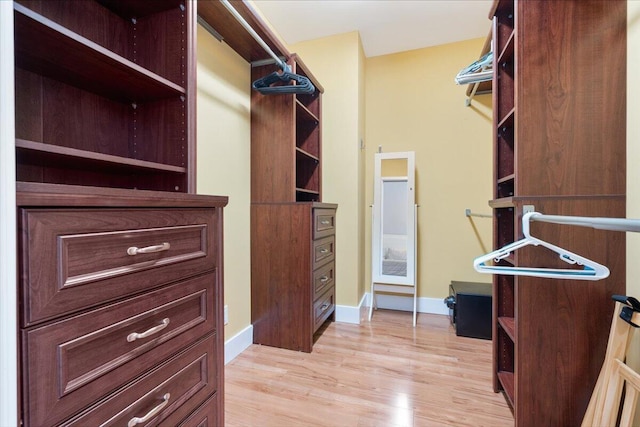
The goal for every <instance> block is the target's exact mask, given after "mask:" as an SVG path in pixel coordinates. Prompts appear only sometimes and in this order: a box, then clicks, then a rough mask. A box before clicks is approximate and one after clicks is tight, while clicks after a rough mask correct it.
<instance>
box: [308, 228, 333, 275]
mask: <svg viewBox="0 0 640 427" xmlns="http://www.w3.org/2000/svg"><path fill="white" fill-rule="evenodd" d="M335 247H336V238H335V236H328V237H323V238H322V239H319V240H314V242H313V269H314V270H315V269H316V268H318V267H319V266H321V265H322V264H324V263H326V262H329V261H331V260H333V259H334V258H335Z"/></svg>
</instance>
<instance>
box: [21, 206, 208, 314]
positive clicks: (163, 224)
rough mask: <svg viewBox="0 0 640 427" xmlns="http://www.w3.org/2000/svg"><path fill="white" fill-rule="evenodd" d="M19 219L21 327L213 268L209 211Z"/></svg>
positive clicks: (31, 213) (28, 213) (44, 213)
mask: <svg viewBox="0 0 640 427" xmlns="http://www.w3.org/2000/svg"><path fill="white" fill-rule="evenodd" d="M21 218H22V229H21V232H22V257H23V260H22V261H23V265H24V266H25V267H24V269H23V271H22V277H21V279H22V284H23V289H24V291H23V303H24V308H25V309H24V315H23V324H24V325H31V324H34V323H36V322H38V321H41V320H45V319H49V318H53V317H55V316H58V315H61V314H64V313H67V312H72V311H75V310H78V309H82V308H87V307H90V306H92V305H95V304H98V303H102V302H106V301H110V300H114V299H116V298H119V297H122V296H126V295H130V294H132V293H135V292H139V291H141V290H144V289H147V288H150V287H153V286H157V285H160V284H163V283H169V282H171V281H174V280H179V279H181V278H182V277H188V276H192V275H195V274H198V273H200V272H204V271H207V270H211V269H213V268H214V267H215V259H216V254H215V253H214V247H215V246H214V243H213V242H214V233H215V224H216V210H215V209H165V210H161V209H104V210H102V209H84V210H37V209H33V210H32V209H23V210H22V211H21ZM163 244H168V245H164V246H162V245H163ZM134 248H138V249H140V248H146V249H147V250H150V251H151V253H137V254H135V255H130V254H129V253H134V252H136V250H135V249H134ZM154 250H158V251H157V252H154ZM143 252H144V249H143Z"/></svg>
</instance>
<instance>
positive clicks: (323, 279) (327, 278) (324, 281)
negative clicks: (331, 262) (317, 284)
mask: <svg viewBox="0 0 640 427" xmlns="http://www.w3.org/2000/svg"><path fill="white" fill-rule="evenodd" d="M320 281H321V282H322V283H326V282H328V281H329V277H328V276H322V277H321V278H320Z"/></svg>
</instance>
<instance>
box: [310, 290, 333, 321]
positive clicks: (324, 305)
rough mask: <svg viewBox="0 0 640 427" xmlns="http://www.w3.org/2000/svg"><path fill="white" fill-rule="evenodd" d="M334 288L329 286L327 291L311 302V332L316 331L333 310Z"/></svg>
mask: <svg viewBox="0 0 640 427" xmlns="http://www.w3.org/2000/svg"><path fill="white" fill-rule="evenodd" d="M335 305H336V303H335V288H334V287H331V288H329V289H328V290H327V292H326V293H325V294H324V295H322V296H321V297H320V298H318V299H317V300H316V301H314V302H313V332H315V331H317V330H318V328H319V327H320V326H322V324H323V323H324V321H325V320H327V318H329V316H331V314H332V313H333V312H334V310H335Z"/></svg>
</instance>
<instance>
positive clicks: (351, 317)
mask: <svg viewBox="0 0 640 427" xmlns="http://www.w3.org/2000/svg"><path fill="white" fill-rule="evenodd" d="M366 301H367V294H364V295H363V296H362V299H361V300H360V304H358V305H357V306H355V307H354V306H351V305H336V322H342V323H353V324H356V325H359V324H360V319H361V318H362V307H364V306H365V302H366Z"/></svg>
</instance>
